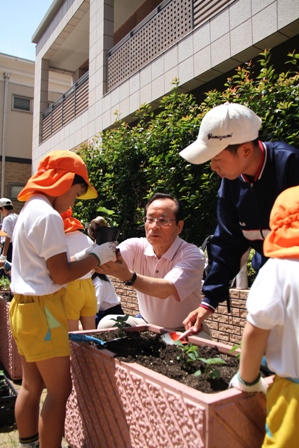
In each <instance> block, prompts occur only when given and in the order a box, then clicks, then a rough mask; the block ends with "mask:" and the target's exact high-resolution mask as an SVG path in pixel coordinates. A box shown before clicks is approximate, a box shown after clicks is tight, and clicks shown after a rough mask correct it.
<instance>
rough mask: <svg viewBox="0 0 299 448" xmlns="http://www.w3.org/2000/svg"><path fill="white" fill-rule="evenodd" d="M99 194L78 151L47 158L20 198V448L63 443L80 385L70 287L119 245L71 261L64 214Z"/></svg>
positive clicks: (16, 280) (15, 317) (16, 285)
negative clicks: (73, 372)
mask: <svg viewBox="0 0 299 448" xmlns="http://www.w3.org/2000/svg"><path fill="white" fill-rule="evenodd" d="M96 197H97V192H96V191H95V189H94V188H93V187H92V185H91V184H90V182H89V180H88V173H87V169H86V166H85V163H84V162H83V160H82V159H81V157H79V156H78V155H77V154H75V153H73V152H71V151H52V152H50V153H49V154H48V155H47V156H45V157H44V158H43V159H42V160H41V161H40V163H39V166H38V171H37V173H36V174H34V175H33V176H32V177H31V178H30V179H29V180H28V182H27V184H26V185H25V187H24V188H23V190H22V191H21V192H20V194H19V196H18V199H19V200H20V201H26V203H25V204H24V207H23V208H22V210H21V213H20V214H19V218H18V221H17V223H16V226H15V229H14V251H13V259H12V265H13V269H12V278H11V290H12V292H13V294H14V298H13V300H12V302H11V304H10V324H11V329H12V333H13V336H14V339H15V341H16V344H17V347H18V351H19V353H20V355H21V361H22V370H23V376H22V386H21V388H20V390H19V393H18V397H17V400H16V405H15V415H16V421H17V426H18V431H19V438H20V445H19V446H20V447H38V446H40V447H41V448H45V447H46V448H57V447H59V446H60V445H61V439H62V435H63V430H64V418H65V406H66V401H67V398H68V396H69V394H70V391H71V386H72V383H71V376H70V359H69V354H70V349H69V341H68V326H67V319H66V313H65V306H64V295H65V285H66V284H67V283H69V282H71V281H73V280H75V279H77V278H80V277H81V276H82V275H84V274H86V273H87V272H90V271H91V270H93V269H94V268H95V267H96V266H99V265H101V264H104V263H106V262H107V261H113V260H114V261H115V259H116V257H115V244H113V243H107V244H103V245H101V246H97V245H94V246H92V247H88V248H87V249H84V250H83V251H81V252H79V253H77V254H75V257H74V258H75V260H76V261H74V262H71V261H70V257H69V253H68V247H67V242H66V237H65V233H64V228H63V221H62V218H61V216H60V214H61V213H63V212H64V211H66V210H67V209H68V208H69V207H71V206H72V205H73V204H74V202H75V200H76V199H82V200H84V199H92V198H96ZM45 387H46V389H47V396H46V399H45V401H44V404H43V406H42V409H41V412H40V411H39V406H40V397H41V393H42V391H43V389H44V388H45Z"/></svg>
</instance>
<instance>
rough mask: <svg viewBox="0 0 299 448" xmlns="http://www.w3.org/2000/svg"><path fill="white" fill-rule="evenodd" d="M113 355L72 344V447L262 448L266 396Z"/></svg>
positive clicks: (69, 429) (68, 420) (223, 348)
mask: <svg viewBox="0 0 299 448" xmlns="http://www.w3.org/2000/svg"><path fill="white" fill-rule="evenodd" d="M138 329H139V330H141V331H142V330H150V331H156V332H160V330H161V329H160V327H154V326H145V327H138ZM104 331H105V330H104ZM81 333H83V334H92V333H94V330H93V331H86V332H81ZM190 341H191V342H192V343H194V344H198V345H212V346H215V345H216V346H218V347H219V349H220V350H221V351H222V352H225V353H229V350H230V349H231V347H229V346H226V345H224V344H220V343H216V342H211V341H207V340H204V339H201V338H198V337H192V338H190ZM112 355H113V354H112V353H111V352H109V351H108V350H106V349H105V350H97V349H96V348H95V347H92V346H89V345H88V344H85V343H76V342H71V366H72V376H73V391H72V394H71V396H70V398H69V400H68V404H67V414H66V421H65V438H66V440H67V442H68V443H69V445H70V446H71V447H72V448H107V447H109V448H146V447H149V448H162V447H167V448H173V447H176V448H226V447H227V448H232V447H233V448H236V447H238V448H242V447H244V448H245V447H246V448H260V446H261V443H262V440H263V437H264V425H265V415H266V400H265V396H264V395H263V394H261V393H260V394H245V393H242V392H240V391H238V390H237V389H234V388H233V389H229V390H226V391H222V392H218V393H215V394H206V393H202V392H199V391H197V390H195V389H192V388H190V387H187V386H185V385H182V384H181V383H179V382H177V381H175V380H171V379H169V378H166V377H164V376H163V375H161V374H158V373H156V372H154V371H151V370H149V369H147V368H144V367H142V366H140V365H138V364H136V363H124V362H120V361H118V360H117V359H113V357H112ZM267 382H268V383H269V384H270V383H271V382H272V377H271V378H268V379H267Z"/></svg>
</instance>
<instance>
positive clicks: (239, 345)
mask: <svg viewBox="0 0 299 448" xmlns="http://www.w3.org/2000/svg"><path fill="white" fill-rule="evenodd" d="M241 346H242V342H239V344H235V345H234V346H233V347H232V348H231V349H230V351H229V352H230V353H232V354H234V352H235V351H236V350H238V349H239V348H241ZM240 357H241V353H236V358H238V359H240Z"/></svg>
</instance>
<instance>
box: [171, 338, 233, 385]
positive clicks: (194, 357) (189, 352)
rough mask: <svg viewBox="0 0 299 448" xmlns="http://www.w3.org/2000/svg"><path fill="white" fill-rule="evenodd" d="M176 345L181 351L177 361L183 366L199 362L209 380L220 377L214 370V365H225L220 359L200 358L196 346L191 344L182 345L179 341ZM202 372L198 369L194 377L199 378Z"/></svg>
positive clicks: (217, 371)
mask: <svg viewBox="0 0 299 448" xmlns="http://www.w3.org/2000/svg"><path fill="white" fill-rule="evenodd" d="M176 345H177V346H178V348H179V349H180V350H182V352H183V355H182V356H178V357H177V360H178V361H182V363H183V364H186V365H188V364H192V363H194V362H195V361H200V362H202V363H204V364H205V373H207V374H208V375H209V377H210V378H211V379H213V380H214V379H216V378H219V377H220V372H219V370H217V369H214V365H217V364H218V365H219V364H226V362H225V361H224V360H223V359H221V358H208V359H206V358H201V357H200V356H199V354H198V351H197V346H196V345H193V344H188V345H184V344H182V342H181V341H177V342H176ZM201 374H202V371H201V370H200V369H199V370H197V371H196V372H195V373H194V376H199V375H201Z"/></svg>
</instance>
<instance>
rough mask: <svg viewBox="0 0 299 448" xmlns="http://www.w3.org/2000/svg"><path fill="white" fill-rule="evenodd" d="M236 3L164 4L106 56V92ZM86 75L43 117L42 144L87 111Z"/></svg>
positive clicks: (179, 0)
mask: <svg viewBox="0 0 299 448" xmlns="http://www.w3.org/2000/svg"><path fill="white" fill-rule="evenodd" d="M234 1H236V0H164V1H163V2H162V3H160V5H159V6H158V7H157V8H156V9H155V10H153V11H152V12H151V13H150V14H149V15H148V16H147V17H145V19H143V20H142V21H141V22H140V23H139V24H138V25H137V26H136V27H135V28H133V30H131V31H130V33H128V34H127V35H126V36H125V37H124V38H123V39H122V40H121V41H120V42H118V44H117V45H115V46H114V47H113V48H112V49H111V50H110V51H109V53H108V69H107V70H108V76H107V79H108V92H109V91H110V90H112V89H114V88H115V87H117V86H118V85H119V84H121V83H122V82H123V81H124V80H125V79H127V78H129V77H130V76H132V75H133V74H134V73H136V72H137V71H138V70H140V68H142V67H144V66H145V65H146V64H148V63H149V62H150V61H152V60H154V59H155V58H157V57H158V56H159V55H160V54H161V53H162V52H164V51H165V50H167V49H168V48H170V47H171V46H172V45H174V44H175V43H177V42H179V41H180V40H181V39H182V38H183V37H184V36H186V35H187V34H188V33H189V32H190V31H192V29H194V28H196V27H198V26H199V25H201V24H202V23H204V22H205V21H207V20H209V19H210V18H211V17H213V16H214V15H215V14H218V13H219V12H220V11H221V9H223V8H225V7H226V6H227V5H229V4H231V3H233V2H234ZM88 79H89V78H88V72H87V73H85V75H83V76H82V77H81V78H80V79H79V80H78V81H77V82H76V83H75V84H74V85H73V86H72V87H71V88H70V89H69V90H68V91H67V92H66V93H65V94H64V95H63V96H62V97H61V98H59V100H57V101H56V102H55V103H54V104H53V105H52V106H51V107H49V108H48V109H47V110H46V111H45V112H44V113H43V123H42V140H46V139H47V138H48V137H50V136H51V135H52V134H54V133H55V132H57V131H58V130H59V129H60V128H61V127H62V126H64V125H66V124H67V123H68V122H69V121H71V120H73V119H74V118H75V117H76V116H77V115H78V114H80V113H81V112H83V111H84V110H85V109H87V107H88Z"/></svg>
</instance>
